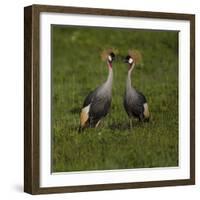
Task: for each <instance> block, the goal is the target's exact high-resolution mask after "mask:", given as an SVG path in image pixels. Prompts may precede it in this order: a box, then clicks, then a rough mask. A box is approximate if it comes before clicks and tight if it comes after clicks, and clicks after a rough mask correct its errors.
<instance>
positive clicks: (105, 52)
mask: <svg viewBox="0 0 200 200" xmlns="http://www.w3.org/2000/svg"><path fill="white" fill-rule="evenodd" d="M111 53H114V54H115V55H116V54H118V50H117V49H115V48H109V49H105V50H103V51H102V52H101V59H102V60H103V61H106V60H107V59H111V60H112V58H111V56H110V58H109V55H110V54H111ZM111 60H110V61H111Z"/></svg>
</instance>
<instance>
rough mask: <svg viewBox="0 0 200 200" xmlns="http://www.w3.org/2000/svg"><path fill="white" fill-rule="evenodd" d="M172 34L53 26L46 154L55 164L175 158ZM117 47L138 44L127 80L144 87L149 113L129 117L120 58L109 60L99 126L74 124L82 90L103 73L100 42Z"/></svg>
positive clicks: (85, 166)
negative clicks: (106, 109) (109, 88)
mask: <svg viewBox="0 0 200 200" xmlns="http://www.w3.org/2000/svg"><path fill="white" fill-rule="evenodd" d="M177 41H178V34H177V32H172V31H169V32H166V31H164V32H161V31H136V30H135V31H133V30H123V29H98V28H81V27H64V26H63V27H62V26H53V27H52V44H53V46H52V58H53V59H52V83H53V84H52V100H53V101H52V102H53V103H52V139H53V143H52V144H53V145H52V146H53V147H52V153H53V156H52V162H53V171H54V172H63V171H80V170H81V171H82V170H105V169H125V168H126V169H127V168H146V167H167V166H177V165H178V77H177V76H178V43H177ZM109 47H112V48H116V49H118V50H119V53H120V55H126V54H127V51H128V49H138V50H140V51H141V53H142V55H143V60H142V63H141V64H140V65H138V66H136V67H135V69H134V73H133V74H132V83H133V85H134V86H135V87H136V88H137V89H138V90H139V91H141V92H142V93H143V94H145V96H146V98H147V101H148V104H149V109H150V112H151V120H150V122H149V123H139V122H138V121H137V120H136V121H135V122H134V125H133V126H134V128H133V129H132V130H130V129H129V120H128V117H127V114H126V113H125V111H124V108H123V94H124V89H125V80H126V76H127V66H126V65H125V64H124V63H121V62H115V63H113V70H114V82H113V99H112V107H111V110H110V113H109V114H108V115H107V116H106V118H105V119H104V120H103V122H102V124H101V126H100V127H99V128H98V129H87V130H86V131H85V132H84V133H83V134H79V133H78V132H77V130H78V127H79V112H80V109H81V106H82V104H83V101H84V98H85V97H86V95H87V94H88V93H89V91H91V90H93V89H95V88H96V87H97V86H99V85H100V84H102V83H103V82H104V81H105V80H106V78H107V67H106V64H105V62H103V61H102V60H101V57H100V54H101V51H102V50H103V49H106V48H109Z"/></svg>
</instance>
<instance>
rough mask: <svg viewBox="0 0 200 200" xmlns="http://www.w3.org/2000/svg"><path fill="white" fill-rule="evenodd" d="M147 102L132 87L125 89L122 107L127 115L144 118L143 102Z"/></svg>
mask: <svg viewBox="0 0 200 200" xmlns="http://www.w3.org/2000/svg"><path fill="white" fill-rule="evenodd" d="M145 103H147V101H146V98H145V97H144V95H143V94H142V93H140V92H138V91H136V90H135V89H134V88H132V89H130V90H127V91H126V92H125V96H124V108H125V110H126V112H127V114H128V116H129V117H136V118H139V119H140V120H143V119H144V109H145V108H144V104H145Z"/></svg>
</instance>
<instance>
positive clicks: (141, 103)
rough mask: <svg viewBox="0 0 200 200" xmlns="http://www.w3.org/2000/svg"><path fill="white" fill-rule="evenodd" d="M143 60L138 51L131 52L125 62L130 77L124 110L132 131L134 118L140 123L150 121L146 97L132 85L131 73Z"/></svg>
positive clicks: (127, 81) (128, 77)
mask: <svg viewBox="0 0 200 200" xmlns="http://www.w3.org/2000/svg"><path fill="white" fill-rule="evenodd" d="M140 59H141V54H140V53H139V52H138V51H129V55H128V56H126V57H125V60H124V62H125V63H127V64H128V75H127V80H126V91H125V95H124V108H125V110H126V112H127V114H128V116H129V119H130V128H131V129H132V118H133V117H135V118H138V119H139V121H149V117H150V114H149V109H148V104H147V100H146V98H145V96H144V95H143V94H142V93H141V92H139V91H137V90H136V89H135V88H134V87H132V84H131V73H132V71H133V69H134V67H135V65H136V64H137V63H138V62H139V60H140Z"/></svg>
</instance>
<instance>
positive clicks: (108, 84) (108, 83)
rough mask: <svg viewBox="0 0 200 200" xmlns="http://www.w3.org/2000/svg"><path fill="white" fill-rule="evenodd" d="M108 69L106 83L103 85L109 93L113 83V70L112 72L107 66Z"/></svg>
mask: <svg viewBox="0 0 200 200" xmlns="http://www.w3.org/2000/svg"><path fill="white" fill-rule="evenodd" d="M108 65H109V64H108ZM108 69H109V72H108V78H107V80H106V82H105V83H104V88H105V89H106V90H108V91H110V92H111V90H112V82H113V70H112V67H111V66H108Z"/></svg>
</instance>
